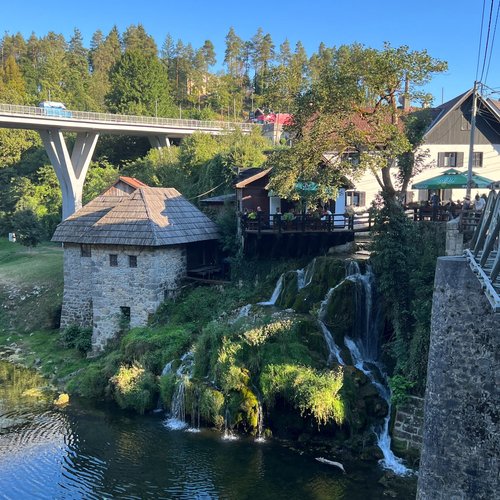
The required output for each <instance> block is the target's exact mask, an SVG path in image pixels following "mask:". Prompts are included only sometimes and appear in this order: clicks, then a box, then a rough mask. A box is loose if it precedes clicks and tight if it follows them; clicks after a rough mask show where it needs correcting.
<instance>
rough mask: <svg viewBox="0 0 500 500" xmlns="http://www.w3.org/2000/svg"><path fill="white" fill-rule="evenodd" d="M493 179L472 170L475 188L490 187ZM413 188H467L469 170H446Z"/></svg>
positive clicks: (416, 184)
mask: <svg viewBox="0 0 500 500" xmlns="http://www.w3.org/2000/svg"><path fill="white" fill-rule="evenodd" d="M492 182H493V181H492V180H491V179H487V178H486V177H482V176H481V175H477V174H476V173H475V172H472V186H471V187H473V188H488V186H489V185H490V184H491V183H492ZM412 189H467V170H466V171H465V172H460V171H459V170H455V169H454V168H450V169H448V170H445V171H444V172H443V173H442V174H441V175H438V176H436V177H431V178H430V179H426V180H425V181H420V182H417V183H415V184H413V185H412Z"/></svg>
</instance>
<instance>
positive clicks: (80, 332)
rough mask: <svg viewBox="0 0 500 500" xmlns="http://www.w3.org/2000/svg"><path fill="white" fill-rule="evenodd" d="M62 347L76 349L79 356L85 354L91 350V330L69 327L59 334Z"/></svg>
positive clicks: (74, 326)
mask: <svg viewBox="0 0 500 500" xmlns="http://www.w3.org/2000/svg"><path fill="white" fill-rule="evenodd" d="M61 337H62V341H63V343H64V345H65V346H66V347H68V348H70V349H76V350H77V351H79V352H80V353H81V354H86V353H87V352H88V351H90V349H92V328H86V327H81V326H78V325H69V326H68V327H66V328H65V329H64V330H63V331H62V334H61Z"/></svg>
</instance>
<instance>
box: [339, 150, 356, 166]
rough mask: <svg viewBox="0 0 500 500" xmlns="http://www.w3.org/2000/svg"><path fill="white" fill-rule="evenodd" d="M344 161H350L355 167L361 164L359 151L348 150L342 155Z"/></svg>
mask: <svg viewBox="0 0 500 500" xmlns="http://www.w3.org/2000/svg"><path fill="white" fill-rule="evenodd" d="M342 161H346V162H349V163H350V164H351V165H352V166H353V167H357V166H358V165H359V151H348V152H346V153H344V154H343V155H342Z"/></svg>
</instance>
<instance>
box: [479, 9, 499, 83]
mask: <svg viewBox="0 0 500 500" xmlns="http://www.w3.org/2000/svg"><path fill="white" fill-rule="evenodd" d="M499 12H500V1H499V2H498V5H497V15H496V17H495V27H494V28H493V36H492V37H491V48H490V57H489V58H488V66H487V68H486V75H485V76H484V83H486V81H487V80H488V73H489V72H490V63H491V55H492V54H493V47H494V45H495V35H496V33H497V24H498V13H499ZM484 83H483V85H484Z"/></svg>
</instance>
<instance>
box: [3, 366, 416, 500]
mask: <svg viewBox="0 0 500 500" xmlns="http://www.w3.org/2000/svg"><path fill="white" fill-rule="evenodd" d="M25 379H27V380H25ZM42 385H43V381H42V380H41V379H38V378H37V377H36V376H34V375H33V374H32V372H29V371H27V370H19V369H15V368H14V367H13V366H12V365H8V364H7V363H2V362H0V498H6V499H15V500H18V499H25V498H50V499H73V498H74V499H80V498H96V499H97V498H99V499H102V498H130V499H136V498H137V499H143V498H155V499H156V498H186V499H188V498H189V499H192V498H198V499H208V498H228V499H247V498H248V499H249V498H256V499H266V498H270V499H271V498H272V499H279V498H286V499H295V498H297V499H308V498H311V499H329V500H336V499H350V500H358V499H359V500H361V499H362V500H366V499H378V498H387V497H385V496H383V488H382V486H381V485H380V484H378V479H379V478H380V477H381V475H382V471H381V470H380V469H379V468H378V466H377V465H376V464H373V465H372V464H370V465H366V464H363V463H355V464H353V463H345V462H344V465H345V467H346V470H347V471H348V474H346V475H344V474H342V472H341V471H340V470H339V469H337V468H335V467H331V466H328V465H324V464H321V463H319V462H317V461H315V460H314V456H310V455H307V454H302V455H301V454H299V453H298V452H296V451H292V450H290V449H288V448H287V447H286V446H283V445H282V444H278V443H276V442H272V441H268V442H265V443H256V442H254V441H253V440H252V439H244V438H240V439H238V440H236V441H224V440H222V439H221V436H220V434H219V433H216V432H213V431H208V430H207V431H202V432H199V433H190V432H182V431H171V430H169V429H167V428H166V427H165V425H164V416H163V415H161V414H157V415H154V416H138V415H133V414H126V413H124V412H121V411H119V410H117V409H115V408H114V407H104V406H101V407H95V406H88V405H84V404H83V403H81V402H75V401H72V402H71V403H70V404H69V405H68V406H66V407H65V408H57V407H55V406H54V405H53V404H52V399H53V396H52V395H48V396H45V397H44V396H43V395H40V394H38V393H37V392H34V391H32V390H30V387H31V388H32V387H33V386H38V387H40V386H42ZM328 458H332V459H336V460H339V461H342V460H341V458H340V457H328ZM399 498H411V497H407V496H406V495H404V496H399Z"/></svg>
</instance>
